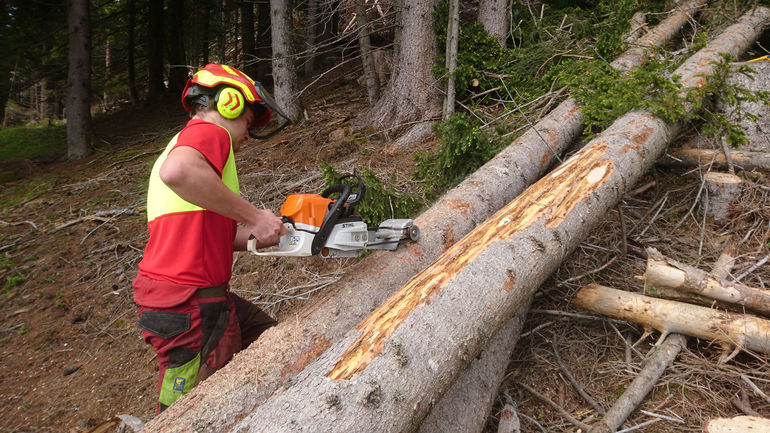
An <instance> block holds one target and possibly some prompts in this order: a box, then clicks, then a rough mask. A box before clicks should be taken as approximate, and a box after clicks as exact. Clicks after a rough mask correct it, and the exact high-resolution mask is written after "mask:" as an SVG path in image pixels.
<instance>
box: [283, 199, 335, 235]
mask: <svg viewBox="0 0 770 433" xmlns="http://www.w3.org/2000/svg"><path fill="white" fill-rule="evenodd" d="M333 201H334V200H332V199H329V198H324V197H321V196H320V195H319V194H292V195H290V196H289V197H287V198H286V201H285V202H283V206H281V216H285V217H288V218H291V220H292V221H294V223H295V224H296V223H299V224H307V225H310V226H314V227H321V224H322V223H323V221H324V216H325V215H326V211H327V210H328V209H329V204H330V203H332V202H333Z"/></svg>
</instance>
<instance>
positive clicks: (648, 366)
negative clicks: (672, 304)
mask: <svg viewBox="0 0 770 433" xmlns="http://www.w3.org/2000/svg"><path fill="white" fill-rule="evenodd" d="M686 346H687V338H686V337H685V336H683V335H680V334H671V335H669V336H668V338H666V341H665V342H663V344H661V345H660V346H659V347H657V348H656V349H655V353H654V354H653V356H652V357H651V358H650V359H648V360H647V361H646V362H645V363H644V368H643V369H642V371H640V372H639V374H638V375H637V376H636V378H634V380H633V381H632V382H631V384H630V385H629V386H628V388H626V390H625V391H624V392H623V395H621V396H620V398H618V399H617V401H615V403H614V404H613V405H612V407H611V408H610V410H608V411H607V414H606V415H605V416H604V417H603V418H602V420H601V421H599V422H597V423H595V424H594V425H592V426H591V428H590V429H589V430H588V433H610V432H614V431H615V430H617V429H618V428H619V427H620V426H621V425H623V423H624V422H625V421H626V419H628V416H629V415H631V413H632V412H633V411H634V410H636V408H637V407H638V406H639V405H640V404H641V403H642V401H644V398H645V397H646V396H647V394H649V393H650V391H652V388H653V387H654V386H655V383H657V382H658V379H660V376H661V375H662V374H663V372H664V371H666V368H668V366H670V365H671V363H673V362H674V359H676V356H677V355H678V354H679V352H681V351H682V349H683V348H685V347H686Z"/></svg>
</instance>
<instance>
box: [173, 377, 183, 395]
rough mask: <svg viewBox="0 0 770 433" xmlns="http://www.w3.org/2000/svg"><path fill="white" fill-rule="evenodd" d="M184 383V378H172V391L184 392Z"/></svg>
mask: <svg viewBox="0 0 770 433" xmlns="http://www.w3.org/2000/svg"><path fill="white" fill-rule="evenodd" d="M184 383H185V378H184V377H175V378H174V391H179V392H182V391H184Z"/></svg>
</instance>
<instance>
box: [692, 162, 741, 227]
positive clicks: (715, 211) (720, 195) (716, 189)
mask: <svg viewBox="0 0 770 433" xmlns="http://www.w3.org/2000/svg"><path fill="white" fill-rule="evenodd" d="M703 181H704V182H705V183H706V194H703V195H701V211H702V212H703V213H704V214H705V215H706V217H708V218H712V219H713V220H714V222H715V223H717V224H724V223H726V222H727V220H728V216H729V213H730V206H731V205H732V204H733V203H734V202H735V201H736V200H737V199H738V196H740V194H741V187H742V186H743V185H742V184H743V181H742V180H741V178H740V177H738V176H736V175H734V174H730V173H721V172H718V171H709V172H708V173H706V174H705V175H704V176H703Z"/></svg>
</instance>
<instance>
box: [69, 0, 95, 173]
mask: <svg viewBox="0 0 770 433" xmlns="http://www.w3.org/2000/svg"><path fill="white" fill-rule="evenodd" d="M88 9H89V2H88V0H69V2H68V13H67V15H68V16H67V24H68V28H69V54H68V59H69V69H68V72H67V157H68V158H69V159H81V158H85V157H86V156H88V155H90V154H91V152H92V151H93V148H92V146H91V22H90V19H89V15H88V13H89V12H88Z"/></svg>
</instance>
